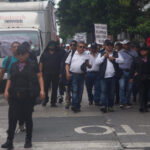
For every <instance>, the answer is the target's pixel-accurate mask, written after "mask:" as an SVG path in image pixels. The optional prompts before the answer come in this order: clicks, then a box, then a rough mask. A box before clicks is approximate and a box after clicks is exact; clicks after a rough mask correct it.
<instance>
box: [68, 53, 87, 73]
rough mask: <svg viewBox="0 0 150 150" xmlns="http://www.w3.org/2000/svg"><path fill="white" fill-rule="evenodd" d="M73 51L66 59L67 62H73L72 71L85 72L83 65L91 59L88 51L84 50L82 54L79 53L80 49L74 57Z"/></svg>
mask: <svg viewBox="0 0 150 150" xmlns="http://www.w3.org/2000/svg"><path fill="white" fill-rule="evenodd" d="M71 55H72V53H70V54H69V56H68V57H67V59H66V62H65V63H66V64H71V66H70V71H71V72H73V73H83V71H82V70H81V65H82V64H83V63H84V62H85V61H86V60H89V54H87V52H83V53H82V54H79V53H78V51H76V52H75V53H74V55H73V57H72V60H71Z"/></svg>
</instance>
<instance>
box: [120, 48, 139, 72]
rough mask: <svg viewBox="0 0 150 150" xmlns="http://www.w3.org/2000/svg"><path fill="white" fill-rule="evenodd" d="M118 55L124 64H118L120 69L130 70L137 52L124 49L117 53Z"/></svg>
mask: <svg viewBox="0 0 150 150" xmlns="http://www.w3.org/2000/svg"><path fill="white" fill-rule="evenodd" d="M119 53H120V54H121V56H122V57H123V59H124V63H122V64H119V67H120V68H121V69H130V68H131V64H132V62H133V60H134V58H135V57H137V56H138V54H137V52H136V51H135V50H132V49H131V50H128V51H127V50H125V49H122V50H120V51H119Z"/></svg>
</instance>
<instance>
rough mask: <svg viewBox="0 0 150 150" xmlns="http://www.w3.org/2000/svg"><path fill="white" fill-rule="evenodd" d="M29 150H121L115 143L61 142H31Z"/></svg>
mask: <svg viewBox="0 0 150 150" xmlns="http://www.w3.org/2000/svg"><path fill="white" fill-rule="evenodd" d="M23 145H24V143H22V142H21V143H14V146H15V150H23ZM122 145H123V146H124V148H126V149H127V150H129V149H134V150H136V149H138V150H144V148H150V143H148V142H137V143H122ZM29 150H123V148H122V146H121V145H120V143H119V142H117V141H61V142H33V148H32V149H29Z"/></svg>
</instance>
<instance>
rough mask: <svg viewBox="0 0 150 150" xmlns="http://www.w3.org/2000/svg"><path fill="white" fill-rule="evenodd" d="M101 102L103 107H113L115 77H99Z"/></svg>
mask: <svg viewBox="0 0 150 150" xmlns="http://www.w3.org/2000/svg"><path fill="white" fill-rule="evenodd" d="M100 83H101V102H102V105H103V106H105V107H113V105H114V95H115V83H116V81H115V78H114V77H112V78H104V79H101V81H100Z"/></svg>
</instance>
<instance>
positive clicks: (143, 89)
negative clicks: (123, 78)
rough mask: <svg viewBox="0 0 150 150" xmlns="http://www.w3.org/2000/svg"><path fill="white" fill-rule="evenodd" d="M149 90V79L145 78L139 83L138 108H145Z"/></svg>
mask: <svg viewBox="0 0 150 150" xmlns="http://www.w3.org/2000/svg"><path fill="white" fill-rule="evenodd" d="M149 90H150V80H145V81H143V82H142V84H141V85H140V89H139V94H140V108H141V109H144V110H147V108H148V106H147V105H148V100H149Z"/></svg>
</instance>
